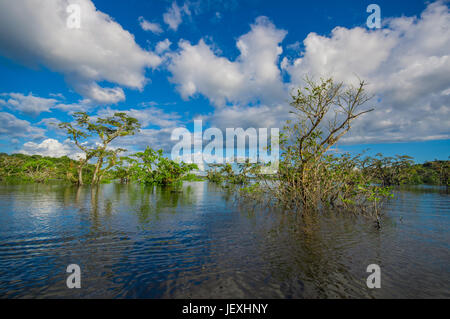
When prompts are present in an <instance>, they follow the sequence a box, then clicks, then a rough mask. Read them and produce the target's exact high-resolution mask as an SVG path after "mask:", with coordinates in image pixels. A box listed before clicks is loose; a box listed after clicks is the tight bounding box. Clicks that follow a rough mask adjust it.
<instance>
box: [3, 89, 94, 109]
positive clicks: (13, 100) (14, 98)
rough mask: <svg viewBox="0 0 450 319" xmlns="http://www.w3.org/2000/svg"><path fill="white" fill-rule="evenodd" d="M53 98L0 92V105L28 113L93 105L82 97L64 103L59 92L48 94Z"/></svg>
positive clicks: (89, 107) (88, 107)
mask: <svg viewBox="0 0 450 319" xmlns="http://www.w3.org/2000/svg"><path fill="white" fill-rule="evenodd" d="M50 96H52V97H53V98H43V97H39V96H35V95H33V93H32V92H30V93H28V95H24V94H22V93H1V94H0V106H5V107H7V108H9V109H11V110H14V111H19V112H22V113H25V114H29V115H39V114H40V113H42V112H51V111H52V109H58V110H61V111H63V112H77V111H87V110H89V109H91V108H92V107H94V105H93V103H92V101H91V100H88V99H84V100H80V101H78V102H76V103H69V104H67V103H64V102H63V101H64V96H63V95H61V94H50Z"/></svg>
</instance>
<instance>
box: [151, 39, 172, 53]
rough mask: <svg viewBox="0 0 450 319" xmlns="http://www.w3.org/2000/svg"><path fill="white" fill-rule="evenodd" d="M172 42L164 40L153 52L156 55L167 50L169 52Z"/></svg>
mask: <svg viewBox="0 0 450 319" xmlns="http://www.w3.org/2000/svg"><path fill="white" fill-rule="evenodd" d="M171 45H172V42H170V40H169V39H165V40H164V41H160V42H158V43H157V44H156V48H155V52H156V53H158V54H162V53H164V52H166V51H168V50H170V46H171Z"/></svg>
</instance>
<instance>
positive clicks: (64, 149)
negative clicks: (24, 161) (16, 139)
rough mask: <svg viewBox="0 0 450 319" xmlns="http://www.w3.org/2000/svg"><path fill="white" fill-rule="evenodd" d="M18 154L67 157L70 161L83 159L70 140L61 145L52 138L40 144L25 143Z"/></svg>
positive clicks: (82, 155)
mask: <svg viewBox="0 0 450 319" xmlns="http://www.w3.org/2000/svg"><path fill="white" fill-rule="evenodd" d="M18 153H22V154H26V155H41V156H50V157H62V156H68V157H70V158H72V159H79V158H80V157H84V154H83V153H81V152H80V151H79V150H78V149H77V148H76V146H75V145H73V143H72V142H71V141H70V140H65V141H64V142H63V143H61V142H59V141H57V140H55V139H52V138H49V139H46V140H44V141H42V142H41V143H35V142H27V143H25V144H24V145H23V147H22V149H21V150H19V152H18Z"/></svg>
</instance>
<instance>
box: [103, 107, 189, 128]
mask: <svg viewBox="0 0 450 319" xmlns="http://www.w3.org/2000/svg"><path fill="white" fill-rule="evenodd" d="M116 112H125V113H127V114H128V115H129V116H132V117H134V118H137V119H138V120H139V123H140V124H141V126H142V127H144V128H145V127H147V126H158V127H176V126H177V125H179V119H180V118H181V116H180V115H179V114H177V113H174V112H171V113H168V112H165V111H164V110H162V109H160V108H157V107H148V108H145V109H128V110H126V111H121V110H115V109H111V108H109V107H108V108H106V109H103V110H100V111H99V112H98V113H97V116H100V117H107V116H113V115H114V113H116Z"/></svg>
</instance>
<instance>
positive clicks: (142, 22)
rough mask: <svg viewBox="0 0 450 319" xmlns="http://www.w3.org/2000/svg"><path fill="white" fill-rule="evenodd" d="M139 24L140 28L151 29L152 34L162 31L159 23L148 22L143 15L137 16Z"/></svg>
mask: <svg viewBox="0 0 450 319" xmlns="http://www.w3.org/2000/svg"><path fill="white" fill-rule="evenodd" d="M139 25H140V26H141V28H142V30H144V31H151V32H153V33H154V34H161V33H163V32H164V31H163V29H162V28H161V26H160V25H159V23H154V22H149V21H147V20H145V19H144V17H139Z"/></svg>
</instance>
